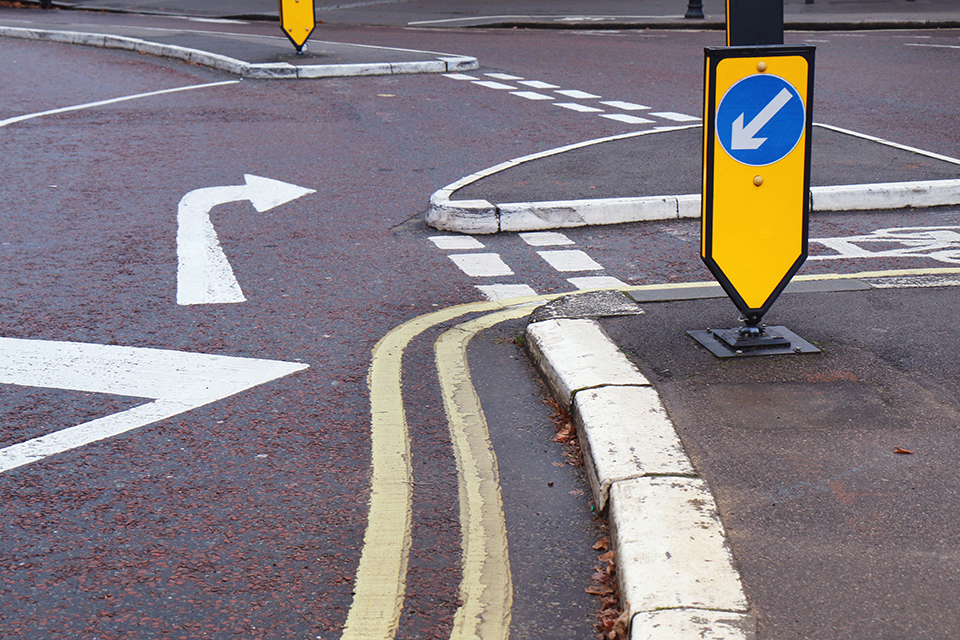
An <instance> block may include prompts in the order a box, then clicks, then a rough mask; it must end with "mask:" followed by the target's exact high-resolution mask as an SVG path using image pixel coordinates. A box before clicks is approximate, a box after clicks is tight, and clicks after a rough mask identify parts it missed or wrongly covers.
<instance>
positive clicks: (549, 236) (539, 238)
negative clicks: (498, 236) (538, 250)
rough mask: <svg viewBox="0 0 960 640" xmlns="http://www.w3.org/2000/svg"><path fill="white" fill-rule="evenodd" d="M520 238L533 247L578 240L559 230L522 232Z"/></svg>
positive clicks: (550, 245)
mask: <svg viewBox="0 0 960 640" xmlns="http://www.w3.org/2000/svg"><path fill="white" fill-rule="evenodd" d="M520 239H521V240H523V241H524V242H526V243H527V244H528V245H530V246H531V247H552V246H557V245H564V244H576V242H574V241H573V240H571V239H570V238H568V237H567V236H565V235H563V234H562V233H559V232H557V231H531V232H529V233H521V234H520Z"/></svg>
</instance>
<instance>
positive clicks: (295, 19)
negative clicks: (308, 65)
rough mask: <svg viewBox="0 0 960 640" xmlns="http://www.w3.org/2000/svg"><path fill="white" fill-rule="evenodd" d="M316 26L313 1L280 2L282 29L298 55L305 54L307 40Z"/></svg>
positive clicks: (284, 0)
mask: <svg viewBox="0 0 960 640" xmlns="http://www.w3.org/2000/svg"><path fill="white" fill-rule="evenodd" d="M316 26H317V20H316V17H315V15H314V9H313V0H280V28H282V29H283V32H284V33H285V34H286V36H287V37H288V38H290V42H292V43H293V46H295V47H296V48H297V53H303V49H304V45H305V44H306V42H307V38H309V37H310V34H311V33H313V29H314V27H316Z"/></svg>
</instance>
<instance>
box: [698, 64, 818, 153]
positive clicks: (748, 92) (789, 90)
mask: <svg viewBox="0 0 960 640" xmlns="http://www.w3.org/2000/svg"><path fill="white" fill-rule="evenodd" d="M806 117H807V110H806V108H805V107H804V104H803V98H801V97H800V93H799V92H798V91H797V90H796V89H795V88H794V86H793V85H792V84H790V83H789V82H787V81H786V80H784V79H783V78H781V77H779V76H775V75H771V74H768V73H759V74H756V75H752V76H747V77H746V78H743V79H742V80H739V81H738V82H736V83H735V84H734V85H733V86H731V87H730V88H729V89H727V92H726V93H725V94H723V98H722V99H721V100H720V106H719V107H717V120H716V131H717V139H718V140H719V141H720V146H722V147H723V150H724V151H726V152H727V154H728V155H729V156H730V157H731V158H733V159H734V160H736V161H737V162H739V163H741V164H746V165H749V166H752V167H763V166H766V165H768V164H773V163H774V162H778V161H780V160H782V159H783V158H785V157H786V156H787V154H789V153H790V152H791V151H793V149H794V147H796V146H797V143H798V142H800V138H801V137H802V136H803V131H804V126H805V124H806Z"/></svg>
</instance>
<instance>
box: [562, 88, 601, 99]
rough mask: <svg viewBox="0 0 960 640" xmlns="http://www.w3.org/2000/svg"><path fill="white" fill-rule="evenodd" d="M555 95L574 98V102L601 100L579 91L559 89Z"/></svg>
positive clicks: (596, 96) (593, 95)
mask: <svg viewBox="0 0 960 640" xmlns="http://www.w3.org/2000/svg"><path fill="white" fill-rule="evenodd" d="M555 93H559V94H560V95H562V96H567V97H568V98H573V99H574V100H592V99H593V98H599V97H600V96H598V95H595V94H592V93H587V92H586V91H579V90H577V89H557V91H556V92H555Z"/></svg>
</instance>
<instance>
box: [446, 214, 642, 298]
mask: <svg viewBox="0 0 960 640" xmlns="http://www.w3.org/2000/svg"><path fill="white" fill-rule="evenodd" d="M518 237H519V238H520V239H521V240H523V242H524V243H525V244H526V245H527V246H528V247H531V248H534V249H537V248H542V247H562V246H570V245H575V244H576V243H575V242H574V241H573V240H571V239H570V238H568V237H567V236H566V235H564V234H563V233H559V232H557V231H534V232H529V233H521V234H518ZM429 240H430V241H431V242H432V243H433V244H434V246H436V247H437V248H438V249H440V250H442V251H472V250H475V249H486V246H485V245H484V244H483V243H482V242H480V241H479V240H477V239H476V238H474V237H473V236H459V235H456V236H455V235H448V236H432V237H430V238H429ZM536 253H537V255H539V256H540V257H541V258H543V260H544V262H545V263H546V264H547V265H549V266H550V267H551V268H552V269H553V270H554V271H557V272H558V273H562V274H568V273H588V272H593V273H594V274H595V273H596V272H597V271H603V270H604V267H603V265H601V264H600V263H599V262H597V261H596V260H594V259H593V258H591V257H590V256H589V255H587V253H586V252H585V251H581V250H579V249H545V250H542V251H536ZM447 257H448V258H450V260H452V261H453V263H454V264H456V265H457V267H458V268H459V269H460V270H461V271H462V272H463V273H464V274H466V275H467V276H470V277H471V278H502V277H506V276H515V275H516V274H515V273H514V271H513V269H511V268H510V266H509V265H507V263H506V262H504V260H503V258H502V257H501V256H500V254H498V253H492V252H489V251H486V252H474V253H454V254H448V255H447ZM566 281H567V282H568V283H570V284H571V285H573V287H574V288H576V289H601V288H617V287H625V286H627V285H626V284H625V283H624V282H622V281H621V280H618V279H617V278H614V277H612V276H607V275H596V274H595V275H588V276H575V277H570V278H566ZM474 286H475V287H476V288H477V290H478V291H479V292H480V293H481V294H482V295H483V296H484V297H485V298H487V299H488V300H504V299H507V298H518V297H523V296H533V295H537V291H536V290H535V289H534V288H533V287H531V286H530V285H528V284H523V283H511V282H489V283H483V284H476V285H474Z"/></svg>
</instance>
